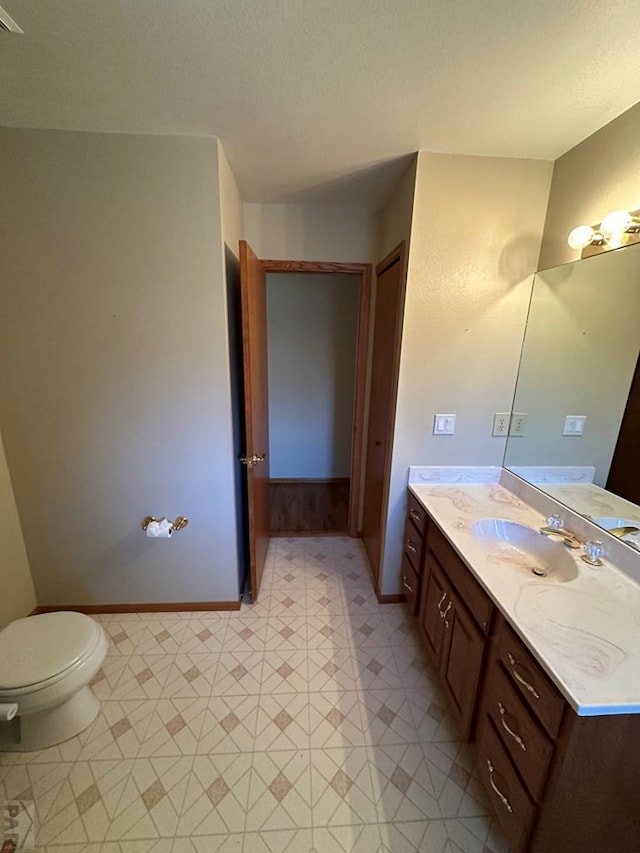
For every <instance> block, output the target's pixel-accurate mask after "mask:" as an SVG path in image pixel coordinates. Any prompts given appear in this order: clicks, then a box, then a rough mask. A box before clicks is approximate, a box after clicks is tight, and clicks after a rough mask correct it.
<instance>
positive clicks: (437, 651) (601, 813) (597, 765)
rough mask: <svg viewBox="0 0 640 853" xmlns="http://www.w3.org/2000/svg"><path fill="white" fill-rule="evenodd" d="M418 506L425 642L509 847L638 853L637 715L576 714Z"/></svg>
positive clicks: (532, 852) (525, 851) (535, 852)
mask: <svg viewBox="0 0 640 853" xmlns="http://www.w3.org/2000/svg"><path fill="white" fill-rule="evenodd" d="M411 497H412V498H413V496H411ZM414 500H415V499H414ZM416 503H417V502H416ZM420 509H421V511H422V514H423V515H422V516H421V517H420V519H419V520H418V521H417V526H416V523H414V520H412V519H411V518H410V517H409V516H408V522H409V523H410V524H412V528H409V529H408V533H409V535H411V536H413V537H415V536H416V535H417V533H416V531H418V530H419V529H422V531H423V537H422V565H421V567H420V568H419V570H418V571H417V574H418V577H419V581H420V582H421V584H422V591H421V596H420V611H419V624H420V628H421V632H422V636H423V638H424V642H425V646H426V648H427V650H428V651H429V653H430V655H431V656H432V658H433V660H434V662H435V665H436V667H437V668H438V671H439V672H440V675H441V677H442V680H443V684H444V687H445V689H446V692H447V693H448V695H449V698H450V699H451V703H452V706H453V708H454V710H455V712H456V713H457V716H458V718H459V721H460V724H461V726H462V730H463V733H464V735H465V736H466V737H467V739H469V740H471V739H472V738H473V736H474V735H475V736H476V737H477V766H478V771H479V774H480V777H481V778H482V780H483V783H484V785H485V787H486V790H487V792H488V795H489V797H490V799H491V802H492V803H493V807H494V809H495V812H496V815H497V817H498V820H499V822H500V824H501V826H502V829H503V831H504V833H505V835H506V837H507V839H508V841H509V843H510V845H511V848H512V850H513V851H514V853H578V851H579V853H640V714H614V715H601V716H579V715H578V714H576V713H575V712H574V710H573V709H572V708H571V706H570V705H569V704H568V702H567V701H566V700H565V698H564V697H563V696H562V694H561V693H560V692H559V690H558V689H557V688H556V686H555V685H554V684H553V682H552V681H551V679H550V678H549V677H548V676H547V674H546V673H545V672H544V670H543V669H542V667H541V666H540V664H539V663H538V662H537V660H536V659H535V657H534V656H533V654H532V653H531V652H530V651H529V649H528V648H527V647H526V646H525V644H524V643H523V642H522V640H521V639H520V638H519V637H518V635H517V634H516V632H515V631H514V629H513V628H512V627H511V625H510V624H509V622H508V621H507V620H506V619H505V617H504V616H502V614H499V613H498V611H497V610H496V608H494V605H493V603H492V601H491V599H490V598H489V597H488V595H487V594H486V593H485V591H484V590H483V589H482V587H481V586H480V585H479V584H478V582H477V581H476V580H475V578H474V577H473V574H472V573H471V572H470V570H469V569H468V568H467V566H466V564H465V563H464V562H463V561H462V559H461V558H460V557H459V556H458V554H457V552H456V551H455V550H454V548H453V547H452V546H451V545H450V544H449V541H448V540H447V539H446V537H445V536H444V534H442V533H441V532H440V530H439V528H438V527H437V525H436V524H435V523H434V522H433V521H431V520H429V519H428V516H427V514H426V512H425V511H424V509H422V508H421V507H420ZM405 543H406V539H405ZM417 550H418V552H419V548H418V549H417ZM416 556H417V555H416V554H413V553H412V557H413V558H414V560H410V559H409V557H408V555H407V553H406V549H405V553H404V557H405V559H406V563H407V572H409V571H411V572H415V571H416V570H415V568H414V566H415V558H416ZM403 566H404V562H403ZM410 577H413V576H412V575H411V576H410Z"/></svg>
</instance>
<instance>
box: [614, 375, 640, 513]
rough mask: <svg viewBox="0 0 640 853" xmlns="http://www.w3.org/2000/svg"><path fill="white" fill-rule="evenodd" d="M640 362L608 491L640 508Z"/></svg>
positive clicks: (625, 414)
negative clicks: (639, 472)
mask: <svg viewBox="0 0 640 853" xmlns="http://www.w3.org/2000/svg"><path fill="white" fill-rule="evenodd" d="M639 436H640V359H638V363H637V364H636V370H635V374H634V376H633V381H632V382H631V389H630V391H629V399H628V400H627V407H626V409H625V412H624V417H623V418H622V425H621V427H620V434H619V435H618V442H617V444H616V449H615V452H614V454H613V460H612V462H611V468H610V469H609V477H608V479H607V489H608V490H609V491H610V492H614V493H615V494H616V495H620V497H621V498H626V499H627V500H628V501H631V502H632V503H634V504H640V477H639V476H638V471H639V470H640V441H638V437H639Z"/></svg>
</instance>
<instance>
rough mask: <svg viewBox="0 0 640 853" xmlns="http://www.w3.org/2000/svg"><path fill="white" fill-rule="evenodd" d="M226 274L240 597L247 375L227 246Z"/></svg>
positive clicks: (245, 567) (245, 570) (245, 568)
mask: <svg viewBox="0 0 640 853" xmlns="http://www.w3.org/2000/svg"><path fill="white" fill-rule="evenodd" d="M224 249H225V257H224V259H225V274H226V276H225V277H226V280H227V322H228V326H229V365H230V378H231V419H232V432H233V454H234V458H235V465H234V471H233V476H234V480H235V514H236V528H237V531H238V589H239V590H240V596H242V593H243V591H244V588H245V584H246V582H247V579H248V576H249V539H248V537H249V531H248V528H247V522H246V519H247V511H248V509H247V483H246V478H245V476H244V471H243V468H242V464H241V462H240V456H241V455H242V453H243V444H244V435H245V419H244V375H243V363H242V301H241V295H240V262H239V261H238V259H237V258H236V256H235V254H234V253H233V252H232V250H231V249H230V248H229V247H228V246H227V245H225V247H224Z"/></svg>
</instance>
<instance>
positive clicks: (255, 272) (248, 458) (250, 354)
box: [240, 240, 270, 601]
mask: <svg viewBox="0 0 640 853" xmlns="http://www.w3.org/2000/svg"><path fill="white" fill-rule="evenodd" d="M240 292H241V299H242V361H243V372H244V399H245V451H244V452H245V455H244V456H243V457H242V461H243V463H244V465H245V469H246V472H247V501H248V534H249V577H250V584H251V600H252V601H256V600H257V598H258V593H259V592H260V581H261V579H262V572H263V571H264V564H265V560H266V557H267V549H268V547H269V535H270V532H269V525H270V522H269V457H268V452H269V388H268V381H267V292H266V280H265V273H264V269H263V268H262V264H261V262H260V260H259V259H258V258H257V257H256V256H255V254H254V253H253V251H252V250H251V246H249V244H248V243H247V242H246V241H245V240H241V241H240Z"/></svg>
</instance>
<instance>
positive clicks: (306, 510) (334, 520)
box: [270, 479, 349, 535]
mask: <svg viewBox="0 0 640 853" xmlns="http://www.w3.org/2000/svg"><path fill="white" fill-rule="evenodd" d="M270 501H271V532H272V533H276V534H290V535H291V534H303V535H304V534H312V533H325V534H326V533H342V534H345V533H346V532H347V530H348V519H349V480H348V479H344V480H285V481H277V480H276V481H272V482H271V484H270Z"/></svg>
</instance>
